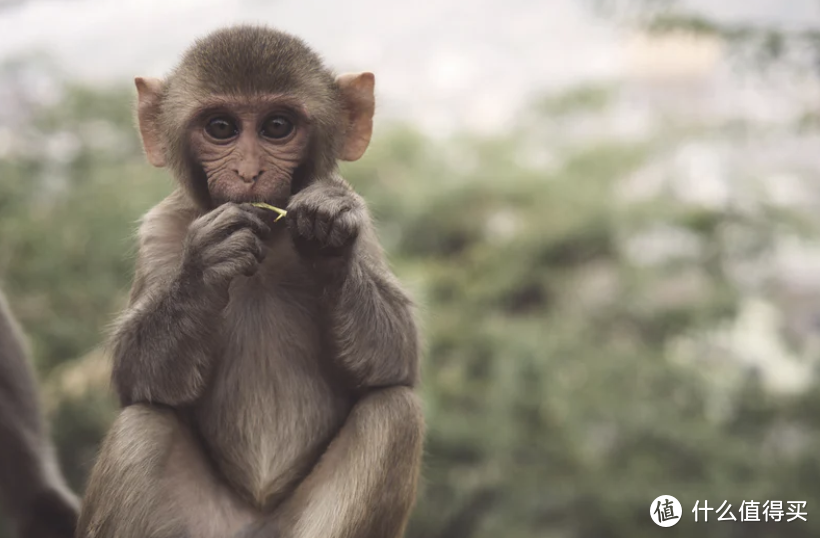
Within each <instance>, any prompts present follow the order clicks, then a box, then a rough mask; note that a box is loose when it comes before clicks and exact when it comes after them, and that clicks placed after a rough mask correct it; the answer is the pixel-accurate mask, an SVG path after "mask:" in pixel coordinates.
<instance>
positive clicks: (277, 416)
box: [198, 296, 349, 507]
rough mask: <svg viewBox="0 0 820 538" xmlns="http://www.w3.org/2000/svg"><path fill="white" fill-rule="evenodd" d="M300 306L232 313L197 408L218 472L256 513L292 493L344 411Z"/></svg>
mask: <svg viewBox="0 0 820 538" xmlns="http://www.w3.org/2000/svg"><path fill="white" fill-rule="evenodd" d="M298 299H299V298H294V297H284V298H281V299H279V300H277V298H276V297H275V296H273V297H269V298H267V299H266V300H261V299H260V300H255V301H253V300H252V301H242V304H243V308H242V310H241V311H240V310H237V309H232V308H231V306H229V308H228V309H227V310H226V315H225V318H224V324H223V327H222V328H223V330H224V331H225V341H226V342H227V346H226V348H225V349H224V352H223V354H222V356H221V357H219V360H218V361H217V365H216V368H215V371H214V375H213V378H212V380H211V384H210V388H209V390H208V391H207V393H206V396H205V398H204V401H203V402H202V405H201V406H199V407H200V412H199V420H198V422H199V427H200V430H201V431H202V433H203V436H204V437H205V438H206V443H207V444H208V445H209V447H210V449H211V451H212V453H213V456H214V460H215V461H216V463H217V465H218V466H219V467H221V468H222V471H223V474H224V475H225V476H226V477H227V478H228V479H229V480H230V481H231V482H233V485H234V486H235V487H236V488H237V489H238V490H239V491H240V492H241V493H243V494H244V495H245V496H246V497H248V499H249V500H251V501H252V502H254V504H256V505H258V506H260V507H264V506H269V505H271V504H275V503H276V502H278V501H279V500H280V499H281V498H282V497H283V496H285V495H287V493H289V492H290V491H291V490H292V488H293V487H294V486H295V484H296V483H297V482H298V481H299V480H300V479H301V478H302V477H303V476H304V475H305V474H306V473H307V472H308V471H309V469H310V468H311V467H312V466H313V464H314V463H315V461H316V459H317V458H318V456H319V455H320V453H321V451H322V450H323V448H324V446H326V444H327V443H328V442H329V440H330V439H331V438H332V437H333V435H334V434H335V432H336V431H337V430H338V428H339V427H340V426H341V424H342V422H343V421H344V418H345V417H346V415H347V413H348V411H349V402H348V397H347V395H346V394H345V390H344V389H343V387H342V386H341V385H340V383H338V382H337V380H335V379H334V378H333V376H332V375H329V372H328V369H327V368H326V364H327V363H326V361H327V360H328V358H327V357H324V356H323V349H322V344H321V342H322V338H321V335H320V334H319V328H318V324H317V323H316V317H315V316H316V313H315V311H314V310H313V309H312V308H311V307H310V301H309V300H307V299H305V300H303V301H299V300H298ZM237 304H239V302H237Z"/></svg>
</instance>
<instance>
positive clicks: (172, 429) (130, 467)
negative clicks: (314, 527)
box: [77, 405, 256, 538]
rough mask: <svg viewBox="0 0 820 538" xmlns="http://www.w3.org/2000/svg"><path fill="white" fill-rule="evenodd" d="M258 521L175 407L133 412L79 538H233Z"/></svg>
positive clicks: (110, 444)
mask: <svg viewBox="0 0 820 538" xmlns="http://www.w3.org/2000/svg"><path fill="white" fill-rule="evenodd" d="M255 517H256V516H255V514H254V513H253V512H252V510H251V509H250V508H248V507H247V506H245V505H244V504H243V503H242V502H241V501H240V500H239V499H238V498H236V496H235V495H234V494H233V493H232V492H231V491H230V490H229V489H228V487H227V486H225V485H223V484H222V483H221V482H220V480H219V479H218V477H217V476H216V474H215V473H214V471H213V470H212V468H211V465H210V463H209V462H208V461H207V460H206V458H205V456H204V454H203V452H202V450H201V448H200V447H199V445H198V444H197V441H196V439H195V438H194V437H193V436H192V435H191V432H190V431H189V429H188V428H187V427H186V426H185V425H183V424H182V422H181V421H180V420H179V418H178V417H177V415H176V413H175V412H174V411H173V410H171V409H167V408H159V407H154V406H148V405H134V406H130V407H127V408H125V409H124V410H123V411H122V413H121V414H120V416H119V417H118V418H117V420H116V421H115V422H114V425H113V426H112V428H111V431H110V432H109V434H108V436H107V437H106V439H105V441H104V442H103V446H102V449H101V452H100V456H99V459H98V460H97V463H96V465H95V466H94V469H93V470H92V472H91V476H90V478H89V482H88V487H87V488H86V493H85V498H84V499H83V506H82V510H81V512H80V521H79V523H78V525H77V538H225V537H226V536H230V535H231V534H233V533H234V532H236V530H237V529H240V528H242V527H243V526H245V525H247V524H249V523H251V522H253V521H254V519H255Z"/></svg>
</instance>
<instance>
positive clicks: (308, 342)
mask: <svg viewBox="0 0 820 538" xmlns="http://www.w3.org/2000/svg"><path fill="white" fill-rule="evenodd" d="M369 77H372V75H370V76H369ZM369 77H368V76H363V77H354V79H349V78H348V79H334V77H333V76H332V75H331V73H330V72H329V71H328V70H327V69H325V68H324V67H323V66H322V64H321V62H320V61H319V59H318V57H317V56H316V55H315V54H314V53H313V52H311V51H310V50H309V49H308V48H307V47H306V46H305V45H304V43H302V42H301V41H300V40H298V39H296V38H293V37H290V36H287V35H286V34H282V33H280V32H276V31H273V30H268V29H263V28H258V27H239V28H233V29H228V30H223V31H219V32H216V33H214V34H212V35H211V36H209V37H207V38H205V39H204V40H201V41H199V42H198V43H197V44H196V45H195V46H194V47H193V48H192V49H191V50H190V51H188V53H187V54H186V55H185V56H184V57H183V60H182V63H181V65H180V67H179V68H177V70H175V71H174V72H173V73H172V75H171V77H169V79H168V80H167V81H164V82H163V83H162V84H161V85H158V84H157V85H155V87H157V88H160V92H161V93H160V95H159V97H158V98H157V99H154V98H153V97H152V95H153V94H152V93H151V92H150V91H148V92H145V96H144V98H142V97H141V99H143V101H142V102H143V103H147V104H148V105H147V106H148V113H141V115H140V121H141V125H140V127H141V129H142V131H143V140H144V142H145V145H146V152H147V153H148V154H149V157H150V156H151V155H154V156H155V157H156V156H157V155H159V158H152V162H155V161H156V162H157V163H163V162H164V163H168V164H169V165H170V166H171V169H172V171H173V172H174V174H175V176H176V177H177V179H178V180H179V182H180V189H179V190H177V191H176V192H175V193H174V194H173V195H171V196H170V197H169V198H167V199H166V200H164V201H163V202H162V203H160V204H159V205H158V206H156V207H155V208H154V209H152V210H151V211H150V212H149V213H148V214H147V215H146V216H145V218H144V220H143V222H142V225H141V227H140V232H139V257H138V261H137V269H136V275H135V280H134V284H133V288H132V293H131V300H130V305H129V307H128V309H127V310H126V311H125V312H124V313H123V315H122V316H121V318H120V320H119V321H118V323H117V325H116V328H115V330H114V333H113V337H112V351H113V356H114V373H113V381H114V384H115V386H116V388H117V390H118V392H119V394H120V397H121V400H122V403H123V405H124V406H127V407H126V409H124V410H123V412H122V414H121V415H120V417H119V419H118V420H117V421H116V423H115V425H114V427H113V428H112V430H111V432H110V433H109V435H108V437H107V438H106V441H105V443H104V445H103V448H102V451H101V454H100V457H99V460H98V462H97V464H96V466H95V468H94V470H93V472H92V475H91V477H90V480H89V484H88V488H87V491H86V496H85V499H84V503H83V511H82V514H81V517H80V523H79V531H78V538H91V537H94V538H166V537H167V538H182V537H191V538H194V537H196V538H210V537H213V538H225V537H228V536H233V535H236V536H243V537H249V538H250V537H255V538H261V537H293V538H320V537H321V538H398V537H400V536H401V535H403V533H404V527H405V525H406V522H407V519H408V517H409V513H410V510H411V508H412V505H413V502H414V499H415V491H416V481H417V479H418V473H419V466H420V458H421V449H422V441H423V435H424V421H423V417H422V412H421V407H420V403H419V401H418V397H417V396H416V395H415V392H414V387H415V386H416V383H417V379H418V354H419V335H418V331H417V329H416V322H415V317H414V314H413V305H412V302H411V300H410V298H409V297H408V296H407V294H406V293H405V292H404V291H403V290H402V288H401V287H400V286H399V284H398V282H397V280H396V278H395V276H393V274H392V273H391V272H390V270H389V268H388V266H387V263H386V261H385V258H384V254H383V253H382V249H381V247H380V245H379V243H378V240H377V238H376V234H375V230H374V228H373V225H372V223H371V220H370V217H369V215H368V212H367V209H366V206H365V203H364V201H363V200H362V199H361V198H360V197H359V196H358V195H357V194H356V193H355V192H353V190H352V188H351V187H350V186H349V185H348V184H347V183H346V182H345V181H344V180H343V179H342V178H341V177H339V176H338V173H337V165H336V159H337V158H343V157H344V158H358V156H360V155H361V153H362V152H363V151H364V147H366V144H367V142H368V141H369V138H370V134H369V133H370V123H369V122H371V121H372V102H368V99H367V91H368V88H369V90H370V91H372V80H370V82H368V78H369ZM338 80H342V83H341V84H340V83H339V82H337V81H338ZM349 80H354V81H356V82H355V84H352V85H351V86H346V84H347V81H349ZM137 84H138V86H139V85H140V82H139V81H138V82H137ZM143 84H146V83H144V82H143ZM148 84H154V83H153V82H151V83H148ZM349 87H353V91H351V90H349V89H348V88H349ZM213 94H218V95H221V96H225V95H228V96H231V95H232V96H234V98H235V100H236V102H237V103H245V102H247V101H245V100H244V99H247V98H248V97H249V96H251V95H263V96H264V95H286V96H289V97H291V98H295V99H297V100H298V101H299V102H300V103H301V104H302V106H303V107H304V109H305V110H306V112H307V114H308V115H309V116H310V118H311V122H310V141H309V144H308V147H309V150H308V152H307V154H306V156H305V158H304V159H303V161H302V163H301V164H300V166H299V167H298V168H296V169H295V170H293V172H292V177H290V178H288V181H291V192H292V195H291V196H290V198H289V200H288V205H287V209H288V219H287V223H286V224H283V223H282V222H280V223H276V224H271V223H270V222H269V221H268V222H265V221H264V218H265V217H266V216H267V214H266V213H265V210H258V211H257V210H255V209H254V208H249V207H248V206H247V205H246V204H242V203H241V202H243V201H246V200H236V201H237V202H240V203H232V202H230V203H226V204H223V205H219V206H218V207H216V208H214V204H213V202H212V200H211V198H210V196H209V194H210V193H209V192H208V189H207V187H205V186H206V185H207V184H208V181H209V179H210V177H209V176H208V174H207V173H206V171H205V169H203V167H202V165H201V163H200V162H198V161H197V158H196V155H197V154H198V153H197V151H196V150H193V151H192V148H191V144H190V143H189V140H190V139H191V137H190V136H189V135H188V134H187V132H188V131H189V130H190V129H191V125H192V123H191V122H192V118H195V117H196V116H197V114H198V111H197V108H196V106H197V103H201V102H204V101H206V100H207V99H209V98H210V97H212V95H213ZM351 95H353V97H351ZM371 95H372V94H371ZM357 103H358V104H357ZM361 103H363V104H361ZM153 106H156V107H158V109H159V111H160V112H159V113H155V112H154V111H155V110H156V109H154V108H151V107H153ZM243 106H244V105H243ZM368 106H370V112H369V113H368V112H367V110H366V108H367V107H368ZM361 107H364V108H365V110H364V111H362V109H361ZM143 112H145V110H143ZM146 118H148V119H147V120H146ZM152 122H156V126H155V125H154V123H152ZM146 132H147V133H149V136H148V137H146V136H145V133H146ZM152 141H156V144H158V145H152ZM260 143H261V142H260ZM158 148H159V149H160V150H161V151H160V152H159V153H158V151H157V150H158ZM237 181H239V179H237ZM270 192H273V191H270Z"/></svg>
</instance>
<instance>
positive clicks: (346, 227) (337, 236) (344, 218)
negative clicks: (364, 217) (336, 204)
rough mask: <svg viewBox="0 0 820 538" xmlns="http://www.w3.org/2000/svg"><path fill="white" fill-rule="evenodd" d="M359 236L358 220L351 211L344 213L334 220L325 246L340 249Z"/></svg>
mask: <svg viewBox="0 0 820 538" xmlns="http://www.w3.org/2000/svg"><path fill="white" fill-rule="evenodd" d="M358 235H359V218H358V216H357V215H356V213H354V212H353V211H345V212H344V213H342V214H341V215H339V216H338V217H337V218H336V219H334V221H333V224H332V227H331V228H330V230H329V232H328V236H327V246H329V247H332V248H340V247H343V246H345V245H348V244H349V243H350V242H351V241H353V240H354V239H356V237H357V236H358Z"/></svg>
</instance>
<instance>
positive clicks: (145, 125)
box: [134, 77, 165, 168]
mask: <svg viewBox="0 0 820 538" xmlns="http://www.w3.org/2000/svg"><path fill="white" fill-rule="evenodd" d="M134 84H135V85H136V86H137V119H138V120H139V126H140V135H141V136H142V147H143V148H145V156H146V157H148V162H149V163H151V164H152V165H154V166H156V167H158V168H162V167H163V166H165V148H164V147H163V144H162V136H161V135H160V129H159V124H158V118H159V105H160V101H161V96H162V88H163V83H162V81H161V80H160V79H158V78H143V77H137V78H135V79H134Z"/></svg>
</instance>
